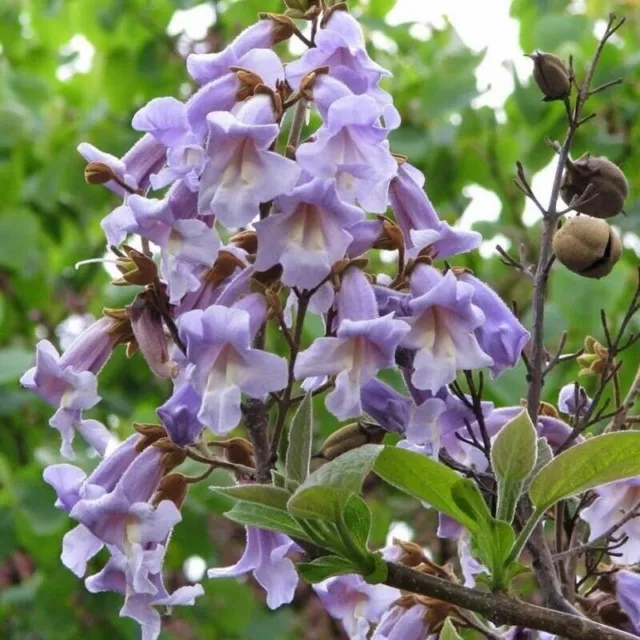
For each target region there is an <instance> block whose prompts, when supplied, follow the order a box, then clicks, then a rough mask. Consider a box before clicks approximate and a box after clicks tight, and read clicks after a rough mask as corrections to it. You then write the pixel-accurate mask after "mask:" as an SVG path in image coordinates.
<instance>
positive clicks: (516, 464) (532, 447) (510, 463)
mask: <svg viewBox="0 0 640 640" xmlns="http://www.w3.org/2000/svg"><path fill="white" fill-rule="evenodd" d="M536 440H537V434H536V430H535V427H534V426H533V422H531V418H530V417H529V414H528V413H527V411H526V409H523V410H522V411H521V412H520V413H519V414H518V415H517V416H516V417H515V418H513V419H511V420H509V422H507V424H505V425H504V427H502V429H500V432H499V433H498V435H497V436H496V439H495V441H494V443H493V445H492V447H491V465H492V467H493V470H494V472H495V474H496V478H497V480H498V509H497V512H498V519H500V520H505V521H507V522H511V521H512V520H513V516H514V514H515V511H516V504H517V502H518V498H519V497H520V495H521V494H522V491H523V488H524V482H525V480H526V479H527V478H528V477H529V475H530V474H531V472H532V471H533V468H534V466H535V464H536V457H537V443H536Z"/></svg>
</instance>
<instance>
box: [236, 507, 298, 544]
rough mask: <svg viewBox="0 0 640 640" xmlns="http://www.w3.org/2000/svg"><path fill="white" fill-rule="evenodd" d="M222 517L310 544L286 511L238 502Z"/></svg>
mask: <svg viewBox="0 0 640 640" xmlns="http://www.w3.org/2000/svg"><path fill="white" fill-rule="evenodd" d="M224 515H225V516H226V517H227V518H229V520H233V522H237V523H238V524H244V525H246V526H249V527H260V528H261V529H270V530H271V531H280V532H282V533H286V534H287V535H288V536H291V537H292V538H300V539H302V540H307V541H309V542H311V539H310V538H309V537H308V536H307V535H306V533H305V532H304V531H303V530H302V529H301V528H300V526H299V525H298V523H297V522H296V521H295V520H294V519H293V518H292V517H291V516H290V515H289V514H288V513H287V512H286V511H280V510H279V509H271V508H269V507H265V506H262V505H259V504H251V503H250V502H238V503H237V504H235V505H234V506H233V509H231V511H227V512H226V513H225V514H224Z"/></svg>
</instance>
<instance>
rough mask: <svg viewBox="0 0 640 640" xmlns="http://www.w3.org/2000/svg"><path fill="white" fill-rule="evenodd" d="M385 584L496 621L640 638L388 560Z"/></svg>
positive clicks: (605, 638) (590, 636)
mask: <svg viewBox="0 0 640 640" xmlns="http://www.w3.org/2000/svg"><path fill="white" fill-rule="evenodd" d="M387 569H388V575H387V579H386V580H385V584H387V585H389V586H391V587H396V588H397V589H401V590H403V591H409V592H412V593H419V594H421V595H425V596H428V597H430V598H435V599H437V600H442V601H444V602H448V603H451V604H454V605H456V606H458V607H462V608H464V609H470V610H471V611H475V612H476V613H480V614H482V615H483V616H484V617H486V618H487V619H489V620H491V621H492V622H494V623H495V624H498V625H503V624H509V625H518V626H522V627H526V628H529V629H540V630H542V631H547V632H549V633H554V634H557V635H558V636H559V637H562V638H570V640H634V639H635V640H637V638H636V636H634V635H631V634H630V633H625V632H624V631H618V630H617V629H613V628H612V627H607V626H605V625H602V624H599V623H597V622H593V621H592V620H589V619H587V618H582V617H579V616H576V615H572V614H569V613H562V612H559V611H553V610H551V609H544V608H543V607H538V606H537V605H533V604H528V603H526V602H522V601H521V600H518V599H516V598H512V597H511V596H507V595H504V594H501V593H486V592H482V591H477V590H475V589H468V588H467V587H463V586H461V585H459V584H455V583H453V582H449V581H448V580H444V579H442V578H437V577H435V576H430V575H427V574H424V573H420V572H418V571H416V570H415V569H410V568H409V567H405V566H403V565H399V564H395V563H393V562H388V563H387Z"/></svg>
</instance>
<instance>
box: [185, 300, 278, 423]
mask: <svg viewBox="0 0 640 640" xmlns="http://www.w3.org/2000/svg"><path fill="white" fill-rule="evenodd" d="M242 302H243V303H244V304H245V308H240V306H236V307H234V308H228V307H223V306H220V305H212V306H211V307H209V308H208V309H207V310H206V311H200V310H199V309H198V310H194V311H189V312H187V313H185V314H183V315H182V316H180V318H179V332H180V337H181V338H182V340H183V341H184V343H185V344H186V346H187V359H188V360H189V362H190V363H191V364H192V365H193V367H192V369H191V370H190V373H189V382H190V383H191V384H192V386H193V387H194V389H195V390H196V391H197V392H198V393H200V394H202V404H201V406H200V410H199V413H198V419H199V420H200V421H201V422H202V423H203V424H204V425H206V426H208V427H209V428H210V429H212V430H213V432H214V433H216V434H218V435H224V434H226V433H228V432H229V431H231V430H232V429H233V428H234V427H235V426H236V425H237V424H238V422H240V395H241V393H246V394H247V395H249V396H251V397H252V398H260V397H262V396H264V395H266V394H267V393H269V392H270V391H279V390H280V389H282V388H284V387H285V386H286V384H287V363H286V360H284V358H280V357H278V356H275V355H273V354H271V353H267V352H265V351H261V350H259V349H253V348H252V347H251V341H252V339H253V337H254V336H255V334H256V332H257V330H258V329H259V327H260V326H261V325H262V323H263V321H264V318H265V313H266V303H265V301H264V298H263V297H262V296H261V295H259V294H255V295H253V296H248V297H247V298H244V299H243V301H242ZM245 309H246V310H245Z"/></svg>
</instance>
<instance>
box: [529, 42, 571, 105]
mask: <svg viewBox="0 0 640 640" xmlns="http://www.w3.org/2000/svg"><path fill="white" fill-rule="evenodd" d="M525 55H527V57H529V58H531V59H532V60H533V79H534V80H535V81H536V84H537V85H538V87H539V88H540V91H542V93H543V94H544V100H546V101H547V102H549V101H551V100H562V99H563V98H566V97H567V96H568V95H569V92H570V91H571V80H570V75H569V69H567V65H565V63H564V62H563V61H562V60H561V59H560V58H558V56H555V55H553V53H544V52H543V51H536V52H535V53H532V54H525Z"/></svg>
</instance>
